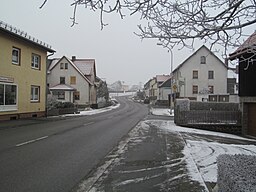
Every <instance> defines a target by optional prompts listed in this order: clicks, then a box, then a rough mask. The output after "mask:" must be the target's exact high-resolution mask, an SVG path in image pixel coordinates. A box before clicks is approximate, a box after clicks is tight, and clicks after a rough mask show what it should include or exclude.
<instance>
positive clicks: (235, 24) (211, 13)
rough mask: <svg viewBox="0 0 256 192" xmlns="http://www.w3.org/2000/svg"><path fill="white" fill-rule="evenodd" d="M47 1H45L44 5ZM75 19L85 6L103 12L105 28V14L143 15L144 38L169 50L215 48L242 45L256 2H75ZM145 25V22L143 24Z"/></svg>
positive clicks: (255, 14) (252, 21)
mask: <svg viewBox="0 0 256 192" xmlns="http://www.w3.org/2000/svg"><path fill="white" fill-rule="evenodd" d="M46 2H47V0H44V2H43V4H42V6H44V4H45V3H46ZM71 5H72V6H73V8H74V14H73V16H72V18H71V19H72V23H73V25H74V24H76V9H77V7H78V6H84V7H85V8H88V9H91V10H92V11H96V10H99V12H100V22H101V27H102V28H103V27H104V26H105V25H107V24H106V23H104V18H103V16H104V14H111V13H118V14H119V15H120V17H121V18H124V17H125V16H126V15H133V14H139V15H140V17H141V19H142V21H143V20H145V21H146V24H144V25H142V24H141V25H139V26H138V28H139V32H138V33H136V34H137V35H138V36H139V37H141V38H156V39H159V41H160V42H161V44H162V45H163V46H165V47H170V48H173V47H174V46H176V45H179V46H181V47H184V46H185V47H190V48H191V47H193V45H194V42H195V40H196V39H200V40H203V41H205V42H207V43H209V44H210V46H211V47H210V48H212V46H214V45H217V44H218V45H221V46H224V47H225V48H227V47H228V46H232V47H233V46H238V45H239V44H240V42H239V40H240V39H241V37H242V36H244V35H245V34H244V28H245V27H247V26H251V25H253V24H255V22H256V0H115V1H114V0H74V2H73V3H72V4H71ZM143 23H144V21H143Z"/></svg>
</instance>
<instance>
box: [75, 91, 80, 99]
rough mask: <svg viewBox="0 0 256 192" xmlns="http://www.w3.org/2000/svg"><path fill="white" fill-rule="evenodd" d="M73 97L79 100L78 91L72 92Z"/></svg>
mask: <svg viewBox="0 0 256 192" xmlns="http://www.w3.org/2000/svg"><path fill="white" fill-rule="evenodd" d="M74 99H75V100H80V92H79V91H76V92H74Z"/></svg>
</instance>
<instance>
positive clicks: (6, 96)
mask: <svg viewBox="0 0 256 192" xmlns="http://www.w3.org/2000/svg"><path fill="white" fill-rule="evenodd" d="M14 110H17V85H14V84H5V83H0V111H14Z"/></svg>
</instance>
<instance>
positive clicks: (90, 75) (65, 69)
mask: <svg viewBox="0 0 256 192" xmlns="http://www.w3.org/2000/svg"><path fill="white" fill-rule="evenodd" d="M95 79H96V70H95V60H94V59H90V60H88V59H79V60H77V59H76V58H75V57H74V56H73V57H72V59H71V60H70V59H68V58H67V57H65V56H63V57H62V58H57V59H52V60H51V62H50V64H49V67H48V71H47V85H48V87H49V90H50V92H51V94H52V95H53V97H55V98H56V99H57V100H58V101H67V102H72V103H75V104H77V105H79V106H91V105H95V104H97V101H96V100H97V99H96V85H95Z"/></svg>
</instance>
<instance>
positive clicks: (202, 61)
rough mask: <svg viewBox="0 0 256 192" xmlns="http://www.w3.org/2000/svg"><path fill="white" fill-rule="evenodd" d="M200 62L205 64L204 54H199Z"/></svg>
mask: <svg viewBox="0 0 256 192" xmlns="http://www.w3.org/2000/svg"><path fill="white" fill-rule="evenodd" d="M200 63H201V64H206V57H205V56H201V59H200Z"/></svg>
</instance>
